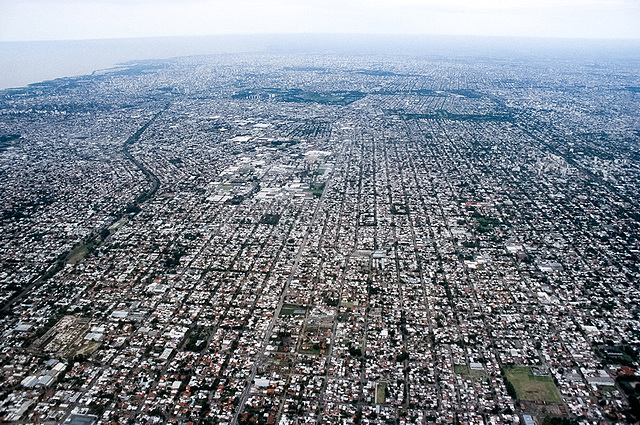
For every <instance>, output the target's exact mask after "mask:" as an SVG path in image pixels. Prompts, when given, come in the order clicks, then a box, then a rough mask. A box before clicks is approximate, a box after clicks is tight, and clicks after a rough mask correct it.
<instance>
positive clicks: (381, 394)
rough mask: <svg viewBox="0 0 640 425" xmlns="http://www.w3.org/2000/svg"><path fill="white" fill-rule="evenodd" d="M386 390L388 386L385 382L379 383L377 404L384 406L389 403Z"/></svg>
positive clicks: (377, 386)
mask: <svg viewBox="0 0 640 425" xmlns="http://www.w3.org/2000/svg"><path fill="white" fill-rule="evenodd" d="M386 389H387V384H386V383H385V382H378V384H377V385H376V404H382V403H384V402H386V401H387V397H386V396H385V392H386Z"/></svg>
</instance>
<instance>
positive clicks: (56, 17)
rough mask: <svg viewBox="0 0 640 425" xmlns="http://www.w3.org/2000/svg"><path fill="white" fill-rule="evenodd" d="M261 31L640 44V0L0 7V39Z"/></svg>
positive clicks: (219, 0)
mask: <svg viewBox="0 0 640 425" xmlns="http://www.w3.org/2000/svg"><path fill="white" fill-rule="evenodd" d="M260 33H379V34H457V35H508V36H542V37H580V38H636V39H638V38H640V0H183V1H178V0H94V1H90V0H84V1H81V0H0V41H20V40H64V39H88V38H122V37H149V36H189V35H210V34H260Z"/></svg>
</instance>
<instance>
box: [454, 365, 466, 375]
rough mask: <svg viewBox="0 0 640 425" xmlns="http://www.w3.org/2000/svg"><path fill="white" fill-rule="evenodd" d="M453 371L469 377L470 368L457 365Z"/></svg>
mask: <svg viewBox="0 0 640 425" xmlns="http://www.w3.org/2000/svg"><path fill="white" fill-rule="evenodd" d="M453 371H454V372H455V373H457V374H458V375H468V374H469V366H467V365H466V364H456V365H453Z"/></svg>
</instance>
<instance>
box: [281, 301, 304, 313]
mask: <svg viewBox="0 0 640 425" xmlns="http://www.w3.org/2000/svg"><path fill="white" fill-rule="evenodd" d="M306 313H307V308H306V307H305V306H302V305H295V304H283V305H282V310H280V316H304V315H305V314H306Z"/></svg>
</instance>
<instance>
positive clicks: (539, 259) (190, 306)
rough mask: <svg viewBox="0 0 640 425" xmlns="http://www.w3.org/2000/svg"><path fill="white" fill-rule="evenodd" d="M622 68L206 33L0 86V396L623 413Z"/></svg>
mask: <svg viewBox="0 0 640 425" xmlns="http://www.w3.org/2000/svg"><path fill="white" fill-rule="evenodd" d="M639 68H640V62H639V61H637V60H614V59H600V60H599V59H594V58H590V59H585V58H567V59H564V60H558V59H554V58H545V57H542V56H540V57H531V58H526V59H525V58H520V59H517V60H514V59H509V60H507V59H503V58H500V57H486V58H465V57H458V58H447V59H444V58H443V57H437V56H434V57H428V56H425V57H401V56H381V55H370V56H366V55H362V56H340V55H319V54H318V55H311V54H305V55H302V54H300V55H293V54H291V55H289V54H277V55H276V54H234V55H231V54H230V55H217V56H194V57H186V58H178V59H172V60H166V61H143V62H136V63H129V64H125V65H122V66H118V67H116V68H113V69H107V70H101V71H96V72H94V73H93V74H92V75H87V76H82V77H73V78H63V79H58V80H53V81H46V82H43V83H37V84H31V85H29V86H28V87H26V88H20V89H9V90H4V91H2V92H0V179H1V181H2V184H1V185H0V198H1V199H2V200H3V202H2V205H1V206H0V306H1V309H2V310H1V311H2V315H0V332H1V333H2V338H1V339H0V349H1V351H0V364H1V366H2V368H1V375H0V418H1V419H2V420H3V421H4V422H10V423H38V424H53V423H65V424H96V423H97V424H159V423H172V424H231V425H236V424H282V425H293V424H380V425H383V424H389V425H391V424H409V423H410V424H459V425H467V424H469V425H470V424H475V425H480V424H486V425H494V424H526V425H534V424H537V425H552V424H563V425H568V424H578V423H579V424H585V425H586V424H594V425H595V424H630V423H637V422H638V421H640V371H639V370H638V369H639V363H638V362H639V358H640V286H639V280H640V257H639V256H640V226H639V222H640V102H639V100H640V75H639V74H638V72H637V70H638V69H639Z"/></svg>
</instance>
